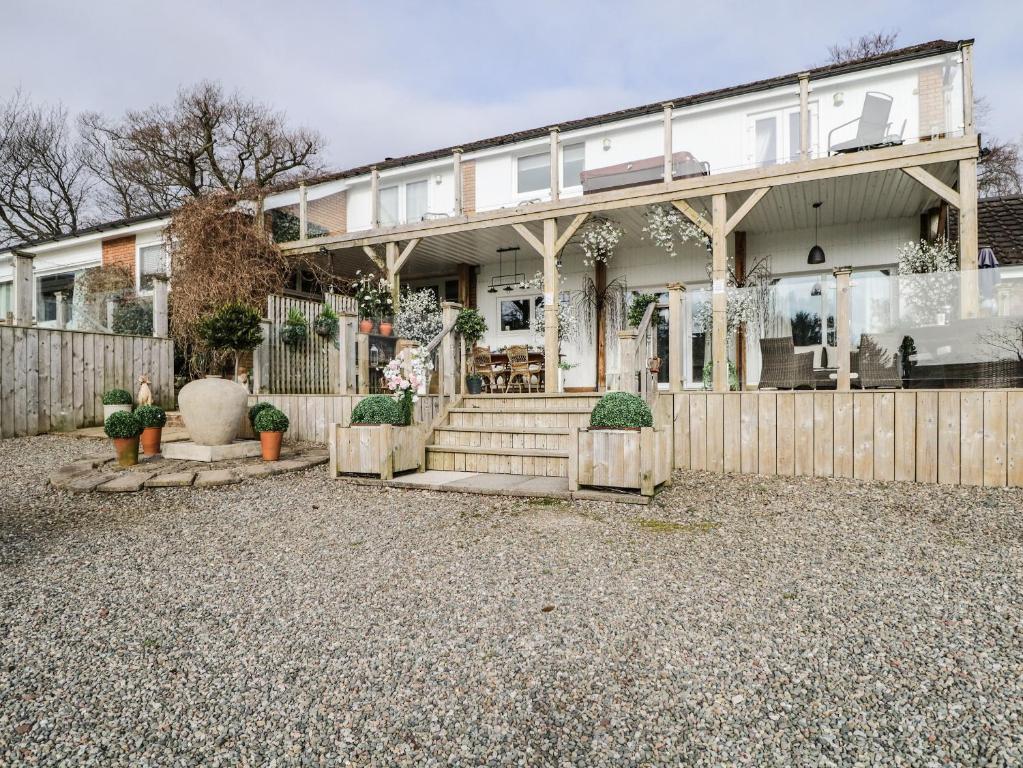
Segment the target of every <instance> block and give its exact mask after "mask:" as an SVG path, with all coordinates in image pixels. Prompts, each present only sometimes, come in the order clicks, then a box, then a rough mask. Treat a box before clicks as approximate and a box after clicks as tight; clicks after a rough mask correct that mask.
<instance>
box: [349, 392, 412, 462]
mask: <svg viewBox="0 0 1023 768" xmlns="http://www.w3.org/2000/svg"><path fill="white" fill-rule="evenodd" d="M331 435H332V437H331V440H330V449H331V461H330V467H331V474H332V476H334V477H337V476H338V475H339V474H341V473H352V474H362V475H376V476H378V477H379V478H380V479H382V480H389V479H390V478H392V477H394V473H395V472H403V471H406V470H410V469H418V468H419V464H420V461H421V457H422V455H423V449H424V446H425V444H426V433H425V431H424V430H422V429H420V428H418V427H414V426H406V421H405V414H404V413H403V412H402V409H401V407H400V405H399V403H398V401H396V400H395V399H394V398H392V397H388V396H387V395H370V396H369V397H367V398H364V399H362V400H360V401H359V403H358V404H357V405H356V406H355V408H354V409H353V410H352V422H351V424H350V425H349V426H347V427H343V426H341V425H340V424H333V425H331Z"/></svg>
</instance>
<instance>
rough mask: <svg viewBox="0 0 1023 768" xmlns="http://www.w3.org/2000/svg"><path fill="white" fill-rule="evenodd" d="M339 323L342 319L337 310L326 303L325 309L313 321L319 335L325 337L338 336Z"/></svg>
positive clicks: (314, 328)
mask: <svg viewBox="0 0 1023 768" xmlns="http://www.w3.org/2000/svg"><path fill="white" fill-rule="evenodd" d="M339 325H340V320H339V318H338V316H337V312H335V311H334V310H333V309H331V308H330V307H328V306H327V305H326V304H324V305H323V310H322V311H321V312H320V314H318V315H317V316H316V319H315V320H314V321H313V330H314V331H316V335H317V336H322V337H323V338H325V339H333V338H334V337H335V336H337V329H338V326H339Z"/></svg>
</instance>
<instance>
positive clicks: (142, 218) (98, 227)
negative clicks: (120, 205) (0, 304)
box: [0, 209, 174, 254]
mask: <svg viewBox="0 0 1023 768" xmlns="http://www.w3.org/2000/svg"><path fill="white" fill-rule="evenodd" d="M173 212H174V211H173V209H167V210H165V211H156V212H155V213H144V214H141V215H139V216H129V217H127V218H123V219H115V220H114V221H104V222H102V223H100V224H92V225H91V226H88V227H83V228H82V229H79V230H76V231H75V232H68V233H66V234H63V235H53V236H51V237H40V238H38V239H37V240H26V241H25V242H22V243H17V244H16V245H9V246H7V247H6V248H0V254H5V253H10V252H11V251H20V250H23V249H25V248H32V247H34V246H37V245H46V244H47V243H57V242H60V241H61V240H74V239H75V238H76V237H83V236H84V235H94V234H96V233H97V232H106V231H108V230H114V229H123V228H125V227H131V226H134V225H135V224H143V223H145V222H147V221H155V220H157V219H165V218H167V217H168V216H170V215H171V214H172V213H173Z"/></svg>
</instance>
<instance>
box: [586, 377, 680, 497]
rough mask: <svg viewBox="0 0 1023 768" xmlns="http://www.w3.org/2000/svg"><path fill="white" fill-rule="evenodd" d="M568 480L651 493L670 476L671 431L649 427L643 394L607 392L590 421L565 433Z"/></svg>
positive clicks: (650, 416) (647, 407) (648, 416)
mask: <svg viewBox="0 0 1023 768" xmlns="http://www.w3.org/2000/svg"><path fill="white" fill-rule="evenodd" d="M569 451H570V455H569V460H568V464H569V466H568V475H569V477H568V483H569V489H570V490H573V491H575V490H578V488H579V486H580V485H593V486H599V487H609V488H625V489H630V490H637V491H639V492H640V493H642V494H643V495H644V496H652V495H653V493H654V489H655V488H656V487H657V486H658V485H660V484H661V483H664V482H667V481H668V480H669V479H670V477H671V458H672V457H671V431H670V430H669V429H666V428H663V427H661V428H657V429H655V428H654V418H653V413H652V412H651V410H650V406H649V405H647V404H646V401H644V400H643V398H641V397H638V396H636V395H633V394H629V393H627V392H608V393H607V394H606V395H604V397H602V398H601V399H600V401H599V402H598V403H597V405H596V406H594V408H593V411H592V412H591V413H590V426H589V427H588V428H579V429H576V430H574V434H572V435H570V438H569Z"/></svg>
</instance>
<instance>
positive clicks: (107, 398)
mask: <svg viewBox="0 0 1023 768" xmlns="http://www.w3.org/2000/svg"><path fill="white" fill-rule="evenodd" d="M131 404H132V399H131V392H129V391H128V390H126V389H110V390H107V391H106V392H104V393H103V405H131Z"/></svg>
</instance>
